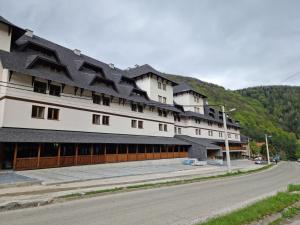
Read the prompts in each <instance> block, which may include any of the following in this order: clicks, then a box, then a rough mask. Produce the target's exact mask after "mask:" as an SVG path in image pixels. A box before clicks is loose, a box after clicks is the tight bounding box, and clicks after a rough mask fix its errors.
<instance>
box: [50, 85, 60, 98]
mask: <svg viewBox="0 0 300 225" xmlns="http://www.w3.org/2000/svg"><path fill="white" fill-rule="evenodd" d="M51 88H54V92H52V94H51ZM55 88H57V89H59V91H58V94H57V93H56V91H57V90H55ZM49 95H52V96H56V97H60V95H61V86H60V85H55V84H50V85H49Z"/></svg>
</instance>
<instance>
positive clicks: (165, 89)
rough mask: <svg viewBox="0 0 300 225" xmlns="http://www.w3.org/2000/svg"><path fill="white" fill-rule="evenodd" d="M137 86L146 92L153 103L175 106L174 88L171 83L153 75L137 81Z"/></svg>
mask: <svg viewBox="0 0 300 225" xmlns="http://www.w3.org/2000/svg"><path fill="white" fill-rule="evenodd" d="M136 84H137V85H138V86H139V88H141V89H143V90H144V91H146V92H147V94H148V96H149V98H150V99H152V100H153V101H157V102H162V103H164V104H169V105H173V86H172V83H171V82H169V81H167V80H165V79H162V78H160V77H157V76H154V75H153V76H146V77H143V78H140V79H137V80H136Z"/></svg>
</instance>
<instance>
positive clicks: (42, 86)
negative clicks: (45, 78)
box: [33, 81, 47, 94]
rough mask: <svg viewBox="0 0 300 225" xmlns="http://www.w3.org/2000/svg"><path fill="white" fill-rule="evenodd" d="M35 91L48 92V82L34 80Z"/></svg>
mask: <svg viewBox="0 0 300 225" xmlns="http://www.w3.org/2000/svg"><path fill="white" fill-rule="evenodd" d="M33 91H34V92H37V93H41V94H46V91H47V83H44V82H40V81H34V85H33Z"/></svg>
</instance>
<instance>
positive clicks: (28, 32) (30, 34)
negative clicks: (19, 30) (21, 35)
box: [25, 29, 33, 38]
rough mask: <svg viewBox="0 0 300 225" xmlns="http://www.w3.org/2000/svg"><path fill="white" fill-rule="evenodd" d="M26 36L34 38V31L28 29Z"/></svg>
mask: <svg viewBox="0 0 300 225" xmlns="http://www.w3.org/2000/svg"><path fill="white" fill-rule="evenodd" d="M25 35H26V36H28V37H31V38H32V37H33V31H32V30H29V29H26V32H25Z"/></svg>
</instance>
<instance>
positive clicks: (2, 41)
mask: <svg viewBox="0 0 300 225" xmlns="http://www.w3.org/2000/svg"><path fill="white" fill-rule="evenodd" d="M10 43H11V32H9V26H7V25H5V24H3V23H0V49H1V50H4V51H7V52H9V51H10Z"/></svg>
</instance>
